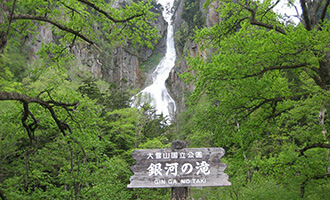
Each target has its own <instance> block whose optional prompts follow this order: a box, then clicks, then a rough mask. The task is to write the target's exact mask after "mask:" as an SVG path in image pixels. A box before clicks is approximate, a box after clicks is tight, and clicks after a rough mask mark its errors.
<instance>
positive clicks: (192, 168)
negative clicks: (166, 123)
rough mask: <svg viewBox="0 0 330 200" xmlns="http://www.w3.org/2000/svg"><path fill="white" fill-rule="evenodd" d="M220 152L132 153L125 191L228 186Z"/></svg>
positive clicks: (163, 151)
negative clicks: (131, 164)
mask: <svg viewBox="0 0 330 200" xmlns="http://www.w3.org/2000/svg"><path fill="white" fill-rule="evenodd" d="M224 154H225V150H224V149H222V148H183V149H144V150H135V151H134V152H133V153H132V156H133V158H134V159H135V161H136V164H135V165H134V166H132V167H131V169H132V171H133V173H134V175H133V176H132V177H131V178H130V181H131V182H130V184H129V185H127V187H128V188H166V187H171V188H173V187H208V186H230V185H231V183H230V182H228V175H227V174H225V173H224V170H225V169H226V167H227V165H226V164H224V163H221V158H222V156H223V155H224Z"/></svg>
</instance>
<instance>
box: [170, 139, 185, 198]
mask: <svg viewBox="0 0 330 200" xmlns="http://www.w3.org/2000/svg"><path fill="white" fill-rule="evenodd" d="M186 146H187V144H186V142H185V141H182V140H176V141H173V142H172V144H171V149H172V151H178V150H180V149H183V148H186ZM187 198H188V187H172V188H171V199H172V200H186V199H187Z"/></svg>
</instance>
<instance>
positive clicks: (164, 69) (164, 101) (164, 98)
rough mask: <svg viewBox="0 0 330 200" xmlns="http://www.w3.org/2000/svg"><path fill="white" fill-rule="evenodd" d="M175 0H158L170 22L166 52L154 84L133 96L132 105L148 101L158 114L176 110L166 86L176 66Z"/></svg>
mask: <svg viewBox="0 0 330 200" xmlns="http://www.w3.org/2000/svg"><path fill="white" fill-rule="evenodd" d="M173 2H174V0H158V3H160V4H161V5H162V6H163V7H164V10H163V16H164V18H165V20H166V22H167V23H168V26H167V36H166V53H165V57H163V58H162V60H161V61H160V63H159V64H158V65H157V67H156V69H155V70H154V71H153V72H152V74H151V76H152V84H151V85H150V86H148V87H146V88H145V89H144V90H142V91H141V92H140V93H139V94H137V95H136V96H134V97H133V98H132V100H133V101H132V102H133V103H132V106H133V107H140V103H141V102H148V103H149V104H150V105H151V106H153V107H154V108H155V109H156V113H157V114H161V113H163V115H164V116H168V117H169V118H171V116H172V115H173V114H174V112H175V110H176V105H175V101H174V100H173V98H172V97H171V96H170V94H169V93H168V91H167V88H166V86H165V81H166V79H167V78H168V76H169V73H170V71H171V69H172V68H173V67H174V64H175V58H176V52H175V46H174V33H173V25H172V21H171V18H172V15H173V12H172V7H173Z"/></svg>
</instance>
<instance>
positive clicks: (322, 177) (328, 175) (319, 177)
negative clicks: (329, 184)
mask: <svg viewBox="0 0 330 200" xmlns="http://www.w3.org/2000/svg"><path fill="white" fill-rule="evenodd" d="M324 178H330V174H324V175H319V176H314V177H311V178H307V179H306V180H305V181H304V182H302V183H301V185H300V198H304V196H305V187H306V185H307V182H308V181H310V180H319V179H324Z"/></svg>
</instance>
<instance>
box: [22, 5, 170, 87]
mask: <svg viewBox="0 0 330 200" xmlns="http://www.w3.org/2000/svg"><path fill="white" fill-rule="evenodd" d="M121 1H125V0H116V1H115V2H114V5H115V6H118V5H119V4H120V2H121ZM153 12H155V13H157V14H158V18H157V21H155V22H154V24H153V25H154V26H155V27H157V29H158V30H159V31H158V34H159V35H160V36H162V38H161V39H159V41H158V43H157V44H155V47H154V48H153V49H150V48H146V47H137V48H132V47H131V45H129V44H128V45H116V46H106V45H103V46H101V48H100V49H101V51H100V50H97V49H95V48H91V47H90V46H89V45H87V44H84V43H76V44H75V45H74V46H73V47H71V48H70V52H71V53H73V55H74V57H75V60H76V65H78V68H79V70H86V69H87V70H88V71H89V72H90V73H91V74H92V76H93V77H94V78H96V79H102V80H105V81H107V82H112V83H113V82H114V83H116V84H118V85H119V86H121V87H123V88H131V89H132V88H141V87H143V86H144V84H145V79H146V78H145V77H146V73H147V72H146V71H143V70H142V69H141V63H143V62H146V61H147V60H148V59H149V58H150V57H152V56H154V55H155V54H159V53H164V52H165V48H166V41H165V37H166V31H167V30H166V27H167V24H166V22H165V20H164V19H163V17H162V14H161V10H160V9H157V8H155V9H154V10H153ZM37 31H38V34H37V35H36V36H33V38H32V36H31V37H30V38H27V41H28V42H27V44H28V46H29V55H30V57H31V58H37V57H38V56H37V54H36V53H37V52H38V51H39V50H40V48H41V45H42V44H43V43H44V44H47V43H51V42H55V37H56V36H55V35H54V34H53V32H52V30H51V28H50V26H48V25H43V26H39V27H37ZM104 43H106V41H105V42H104ZM79 66H81V67H79Z"/></svg>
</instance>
